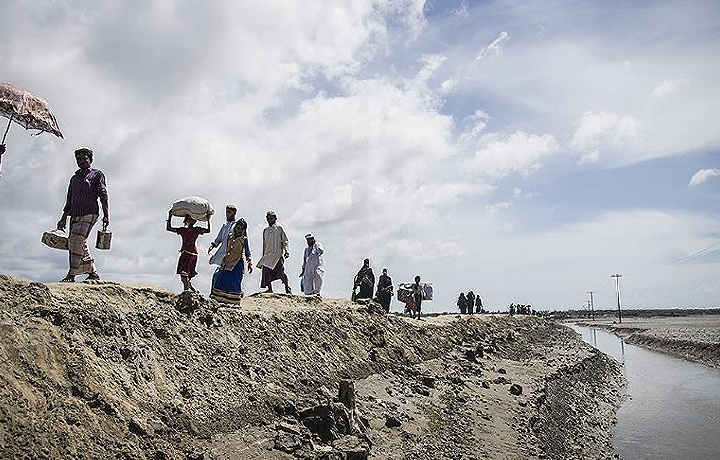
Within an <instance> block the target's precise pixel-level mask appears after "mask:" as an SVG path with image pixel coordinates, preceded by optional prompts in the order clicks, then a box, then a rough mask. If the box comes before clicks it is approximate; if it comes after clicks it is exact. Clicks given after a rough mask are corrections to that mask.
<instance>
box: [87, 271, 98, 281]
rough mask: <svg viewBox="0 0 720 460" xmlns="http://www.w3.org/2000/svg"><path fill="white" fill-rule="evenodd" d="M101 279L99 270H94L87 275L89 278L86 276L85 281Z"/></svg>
mask: <svg viewBox="0 0 720 460" xmlns="http://www.w3.org/2000/svg"><path fill="white" fill-rule="evenodd" d="M99 279H100V275H98V274H97V272H92V273H90V274H89V275H88V276H87V278H85V281H87V280H99Z"/></svg>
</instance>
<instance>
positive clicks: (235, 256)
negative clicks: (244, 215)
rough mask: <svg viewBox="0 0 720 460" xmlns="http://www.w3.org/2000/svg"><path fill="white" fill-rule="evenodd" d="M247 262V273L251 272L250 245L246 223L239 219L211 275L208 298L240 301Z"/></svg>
mask: <svg viewBox="0 0 720 460" xmlns="http://www.w3.org/2000/svg"><path fill="white" fill-rule="evenodd" d="M246 263H247V267H248V273H252V262H251V261H250V245H249V244H248V238H247V223H246V222H245V219H240V220H238V221H237V223H236V224H235V229H234V230H233V232H232V233H231V234H230V235H229V236H228V241H227V252H226V253H225V257H223V259H222V262H221V263H220V268H219V269H218V270H217V272H216V273H215V276H214V277H213V288H212V292H211V293H210V298H212V299H215V300H217V301H218V302H221V303H240V300H241V299H242V296H243V293H242V278H243V272H244V271H245V264H246Z"/></svg>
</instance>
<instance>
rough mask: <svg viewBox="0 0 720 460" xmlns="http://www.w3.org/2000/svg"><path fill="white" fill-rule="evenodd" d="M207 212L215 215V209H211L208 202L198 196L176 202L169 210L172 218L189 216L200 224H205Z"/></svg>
mask: <svg viewBox="0 0 720 460" xmlns="http://www.w3.org/2000/svg"><path fill="white" fill-rule="evenodd" d="M208 211H210V215H212V214H215V208H213V207H212V205H211V204H210V202H209V201H208V200H206V199H205V198H200V197H199V196H189V197H187V198H183V199H182V200H177V201H176V202H175V203H173V205H172V208H170V213H171V214H172V215H173V216H177V217H185V216H190V217H192V218H193V219H195V220H198V221H201V222H207V220H208V217H207V213H208Z"/></svg>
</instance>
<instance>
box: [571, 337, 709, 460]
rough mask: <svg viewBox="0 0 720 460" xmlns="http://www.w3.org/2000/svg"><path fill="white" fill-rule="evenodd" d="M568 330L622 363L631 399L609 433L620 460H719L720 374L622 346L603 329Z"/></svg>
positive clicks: (658, 354)
mask: <svg viewBox="0 0 720 460" xmlns="http://www.w3.org/2000/svg"><path fill="white" fill-rule="evenodd" d="M570 327H572V329H574V330H575V331H577V332H578V333H580V335H581V336H582V338H583V340H584V341H585V342H587V343H589V344H590V345H592V346H594V347H595V348H597V349H598V350H600V351H602V352H603V353H605V354H607V355H609V356H611V357H613V358H614V359H616V360H618V361H619V362H621V363H623V364H624V372H625V377H626V378H627V381H628V386H627V393H628V394H629V397H628V399H627V400H626V401H625V402H624V403H623V405H622V406H621V407H620V409H619V410H618V412H617V425H616V426H615V428H614V430H613V446H614V447H615V450H616V451H617V453H619V454H620V455H621V456H622V457H623V458H624V459H636V458H648V459H650V458H652V459H682V460H689V459H720V370H717V369H713V368H710V367H707V366H703V365H701V364H696V363H692V362H689V361H685V360H683V359H679V358H675V357H672V356H668V355H665V354H662V353H658V352H654V351H651V350H648V349H646V348H642V347H638V346H635V345H629V344H626V343H624V341H623V340H622V339H620V338H619V337H618V336H616V335H614V334H611V333H609V332H606V331H603V330H601V329H595V328H587V327H580V326H575V325H571V326H570Z"/></svg>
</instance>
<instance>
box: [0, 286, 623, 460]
mask: <svg viewBox="0 0 720 460" xmlns="http://www.w3.org/2000/svg"><path fill="white" fill-rule="evenodd" d="M598 359H599V358H598V357H597V354H596V353H595V352H594V351H593V350H592V349H591V348H590V347H588V346H585V345H584V344H582V343H581V342H580V341H579V339H577V337H575V336H574V334H573V333H571V332H569V331H568V330H567V329H566V328H563V327H561V326H558V325H556V324H554V323H552V322H546V321H543V320H539V319H535V318H522V317H521V318H508V317H505V316H502V317H500V316H498V317H483V318H473V319H466V318H463V319H456V318H454V317H444V318H436V319H432V320H429V321H422V322H418V321H412V320H407V319H405V318H398V317H394V316H386V315H384V314H381V313H378V312H377V311H376V310H375V308H374V307H373V304H370V305H358V304H353V303H350V302H348V301H344V300H324V301H319V300H317V299H306V298H303V297H294V296H277V295H276V296H268V297H265V296H263V297H260V298H251V299H247V300H246V302H245V303H244V304H243V307H242V308H241V309H237V308H226V307H224V306H221V305H218V304H216V303H215V302H212V301H208V300H206V299H203V298H201V297H199V296H196V295H189V294H183V295H182V296H177V295H175V294H172V293H169V292H165V291H162V290H155V289H150V288H131V287H127V286H122V285H117V284H99V285H88V284H77V285H49V286H45V285H42V284H38V283H27V282H24V281H19V280H16V279H12V278H9V277H6V276H3V275H0V384H1V386H0V454H1V456H2V457H3V458H22V457H24V456H26V457H28V458H66V457H80V458H113V457H117V458H250V457H255V458H292V457H293V456H294V457H304V458H364V457H366V456H367V455H368V452H369V454H370V456H373V457H377V458H525V457H528V456H540V455H544V456H549V457H558V458H559V457H562V456H564V454H565V453H567V452H571V453H573V454H575V453H578V455H580V456H583V457H584V458H592V457H595V458H600V457H604V456H607V455H609V447H608V446H609V444H607V443H606V442H605V441H606V440H607V439H609V431H608V430H607V429H606V428H607V423H609V421H610V420H611V419H612V409H608V410H607V411H605V412H603V413H602V414H596V412H597V411H595V409H596V408H597V406H596V403H597V404H599V405H602V406H603V407H606V408H614V404H616V401H617V399H618V398H619V392H617V393H612V391H608V392H606V393H599V394H598V393H596V391H597V388H595V387H594V386H593V385H592V384H588V385H587V386H585V383H584V382H586V381H587V378H588V375H585V374H583V373H582V372H574V371H569V370H570V369H574V368H573V366H578V365H580V366H585V367H586V368H591V367H592V366H591V365H589V364H587V363H590V362H593V363H594V362H596V361H597V360H598ZM598 369H599V370H600V371H601V372H602V375H601V376H600V377H598V378H602V377H603V376H604V377H605V378H609V379H614V378H615V377H616V376H617V368H614V369H613V368H611V366H606V368H602V369H601V368H600V367H598ZM558 376H559V377H558ZM341 379H349V380H350V381H354V382H355V385H356V388H357V395H356V398H357V407H355V406H353V407H352V408H350V407H348V406H347V401H346V405H345V406H344V405H343V404H342V403H339V402H338V399H337V398H336V395H337V388H338V383H339V381H340V380H341ZM512 384H515V385H516V386H519V387H520V389H519V391H520V393H518V389H517V388H515V390H514V391H513V392H511V386H512ZM563 388H568V390H567V391H570V389H569V388H572V391H573V392H572V393H568V394H567V395H565V394H564V393H562V391H564V390H562V389H563ZM611 393H612V394H611ZM556 394H562V395H564V396H562V397H560V399H561V400H562V401H559V400H558V401H556V399H555V395H556ZM598 395H599V396H598ZM567 397H572V398H580V399H579V401H576V402H573V401H567V400H566V398H567ZM554 401H555V402H554ZM562 402H564V403H565V404H569V406H568V407H570V408H571V409H572V410H571V409H568V408H567V407H565V406H563V405H562V404H561V403H562ZM568 414H570V415H572V417H574V418H572V417H571V418H570V419H571V420H573V421H576V422H577V424H578V426H586V427H588V431H587V432H584V433H576V432H575V431H574V428H572V429H570V427H568V426H567V425H563V424H562V423H559V420H561V418H562V417H566V416H570V415H568ZM598 420H600V421H601V422H598ZM588 423H589V424H588ZM598 423H599V425H598ZM575 436H576V437H575ZM571 440H574V441H577V442H580V443H582V446H584V447H579V448H576V447H575V446H574V444H573V442H571Z"/></svg>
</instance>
